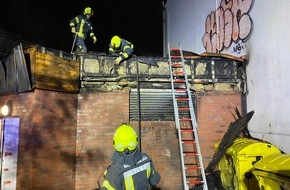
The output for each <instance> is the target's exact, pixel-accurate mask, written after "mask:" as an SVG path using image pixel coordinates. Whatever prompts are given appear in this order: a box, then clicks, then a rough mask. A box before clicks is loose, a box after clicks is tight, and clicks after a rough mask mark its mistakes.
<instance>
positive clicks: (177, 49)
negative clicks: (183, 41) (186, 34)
mask: <svg viewBox="0 0 290 190" xmlns="http://www.w3.org/2000/svg"><path fill="white" fill-rule="evenodd" d="M170 50H171V51H179V50H180V49H179V48H170Z"/></svg>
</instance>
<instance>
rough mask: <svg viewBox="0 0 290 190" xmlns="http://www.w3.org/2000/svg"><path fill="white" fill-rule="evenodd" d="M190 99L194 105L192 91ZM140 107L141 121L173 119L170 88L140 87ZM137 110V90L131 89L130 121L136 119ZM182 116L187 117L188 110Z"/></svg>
mask: <svg viewBox="0 0 290 190" xmlns="http://www.w3.org/2000/svg"><path fill="white" fill-rule="evenodd" d="M177 97H178V95H177ZM192 101H193V105H194V107H195V94H194V93H192ZM140 107H141V109H140V117H141V118H140V119H141V120H143V121H174V108H173V102H172V93H171V89H164V90H163V89H141V90H140ZM138 111H139V108H138V96H137V90H136V89H133V90H132V91H131V92H130V121H137V120H138ZM182 117H189V112H188V113H184V114H183V115H182Z"/></svg>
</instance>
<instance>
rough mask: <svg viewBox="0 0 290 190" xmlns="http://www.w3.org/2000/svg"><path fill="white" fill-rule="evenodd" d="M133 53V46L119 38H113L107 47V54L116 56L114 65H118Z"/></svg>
mask: <svg viewBox="0 0 290 190" xmlns="http://www.w3.org/2000/svg"><path fill="white" fill-rule="evenodd" d="M133 52H134V45H133V44H132V43H131V42H128V41H127V40H125V39H122V38H120V37H119V36H113V37H112V39H111V43H110V45H109V54H116V53H117V54H118V58H117V59H116V60H115V63H116V64H120V62H122V61H123V60H125V59H128V58H130V56H131V55H132V54H133Z"/></svg>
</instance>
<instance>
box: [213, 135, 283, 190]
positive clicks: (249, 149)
mask: <svg viewBox="0 0 290 190" xmlns="http://www.w3.org/2000/svg"><path fill="white" fill-rule="evenodd" d="M218 146H219V143H218V144H216V149H217V148H218ZM279 153H281V151H280V150H279V149H278V148H277V147H275V146H273V145H272V144H270V143H267V142H263V141H259V140H255V139H248V138H237V139H236V140H235V141H234V142H233V144H232V146H230V147H229V148H228V149H227V151H226V154H225V155H224V156H223V158H222V159H221V161H220V162H219V170H220V171H221V180H222V183H223V186H224V188H225V189H227V190H256V189H259V187H258V186H259V184H258V181H257V180H256V179H255V177H253V176H252V175H251V171H252V169H253V165H254V164H255V163H256V162H257V161H259V160H262V159H263V158H264V157H266V156H268V155H271V154H279Z"/></svg>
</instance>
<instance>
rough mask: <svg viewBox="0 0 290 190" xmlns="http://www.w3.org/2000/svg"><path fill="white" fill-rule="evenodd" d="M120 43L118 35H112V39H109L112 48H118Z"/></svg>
mask: <svg viewBox="0 0 290 190" xmlns="http://www.w3.org/2000/svg"><path fill="white" fill-rule="evenodd" d="M120 45H121V38H120V37H119V36H114V37H113V38H112V39H111V46H112V47H113V48H114V49H118V48H119V47H120Z"/></svg>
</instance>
